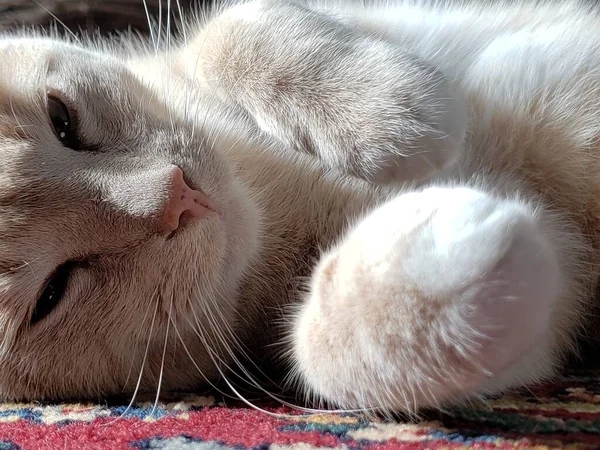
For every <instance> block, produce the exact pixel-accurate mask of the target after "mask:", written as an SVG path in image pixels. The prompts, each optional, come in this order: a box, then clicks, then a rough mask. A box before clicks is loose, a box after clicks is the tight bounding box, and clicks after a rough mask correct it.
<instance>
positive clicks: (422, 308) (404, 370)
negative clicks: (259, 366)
mask: <svg viewBox="0 0 600 450" xmlns="http://www.w3.org/2000/svg"><path fill="white" fill-rule="evenodd" d="M560 280H561V276H560V271H559V266H558V264H557V262H556V257H555V255H554V252H553V251H552V248H551V246H550V244H549V242H548V240H547V238H546V236H545V235H544V234H543V233H542V231H541V228H540V227H539V224H538V223H537V222H536V217H535V215H534V214H533V212H531V211H530V210H529V208H528V207H527V206H526V205H524V204H521V203H519V202H517V201H509V200H502V199H496V198H494V197H491V196H489V195H487V194H484V193H481V192H478V191H474V190H471V189H464V188H461V189H427V190H425V191H424V192H420V193H411V194H406V195H403V196H400V197H398V198H396V199H395V200H393V201H391V202H389V203H388V204H386V205H384V206H383V207H381V208H379V209H378V210H376V211H375V212H374V213H372V214H371V215H370V216H368V217H367V218H366V219H365V220H364V221H363V222H362V223H361V224H359V226H358V227H357V228H356V229H355V230H354V231H353V232H352V233H350V235H349V236H348V238H347V239H346V240H345V241H344V242H343V243H342V245H341V246H340V247H339V248H337V249H335V250H334V252H332V253H331V254H329V255H327V256H326V257H325V258H324V259H323V260H322V262H321V264H319V266H318V267H317V269H316V271H315V274H314V276H313V280H312V286H311V290H310V295H309V297H308V299H307V301H306V303H305V305H304V306H303V309H302V310H301V313H300V314H299V316H298V318H297V321H296V323H295V325H296V327H295V334H294V349H293V350H294V356H295V359H296V363H297V369H298V372H299V373H300V375H301V376H302V381H303V382H304V383H305V385H306V386H307V387H308V389H309V390H310V391H311V392H313V393H315V394H316V395H318V396H320V397H323V398H325V399H326V400H329V401H331V402H333V403H335V404H337V405H339V406H342V407H351V408H352V407H375V408H384V409H392V410H403V411H406V410H413V409H418V408H422V407H427V406H434V405H438V404H440V403H445V402H447V401H457V400H459V399H461V398H463V397H469V396H474V395H477V394H479V393H483V392H486V393H488V392H494V391H497V390H498V389H504V388H506V387H509V386H511V385H515V384H523V383H527V382H532V381H535V380H536V379H539V378H540V377H542V376H545V375H547V374H548V372H549V371H550V370H551V369H552V358H551V356H550V355H551V351H552V349H551V348H550V347H551V345H552V344H550V343H551V342H552V339H551V333H552V326H553V318H552V311H553V308H554V304H555V302H556V301H557V299H558V296H559V293H560Z"/></svg>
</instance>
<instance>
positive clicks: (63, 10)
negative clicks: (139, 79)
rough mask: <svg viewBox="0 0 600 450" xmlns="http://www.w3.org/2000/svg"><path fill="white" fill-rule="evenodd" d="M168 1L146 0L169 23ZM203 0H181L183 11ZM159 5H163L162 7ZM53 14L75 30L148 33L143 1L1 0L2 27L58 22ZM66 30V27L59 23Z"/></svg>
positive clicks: (173, 6)
mask: <svg viewBox="0 0 600 450" xmlns="http://www.w3.org/2000/svg"><path fill="white" fill-rule="evenodd" d="M168 1H169V0H146V4H147V5H148V11H149V13H150V14H151V15H152V16H154V18H155V19H157V18H158V12H159V8H162V11H163V13H162V18H163V20H162V21H163V22H166V15H167V2H168ZM170 1H171V16H172V18H174V19H175V22H179V12H178V9H177V2H176V0H170ZM201 3H202V0H179V4H180V5H181V8H182V10H184V12H185V11H189V10H190V8H196V7H197V6H198V5H199V4H201ZM159 5H160V6H159ZM53 15H54V16H55V17H56V18H57V19H58V20H60V21H61V22H63V23H64V24H65V25H66V26H67V27H69V28H70V29H71V30H73V31H74V32H78V31H82V30H84V31H86V32H92V33H95V32H97V31H98V30H100V31H101V32H102V33H110V32H113V31H118V30H125V29H127V28H128V27H131V28H133V29H136V30H139V31H141V32H143V33H147V32H148V22H147V19H146V13H145V11H144V2H143V0H0V29H2V30H4V29H7V28H14V27H16V26H22V25H42V26H44V27H48V26H51V25H52V23H53V22H56V20H55V18H54V17H53ZM57 29H58V30H59V31H61V32H64V27H63V26H62V25H60V24H57Z"/></svg>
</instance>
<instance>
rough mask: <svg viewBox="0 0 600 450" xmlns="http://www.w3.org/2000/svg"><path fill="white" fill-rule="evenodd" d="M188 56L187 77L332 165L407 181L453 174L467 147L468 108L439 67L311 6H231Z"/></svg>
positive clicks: (368, 175) (281, 138)
mask: <svg viewBox="0 0 600 450" xmlns="http://www.w3.org/2000/svg"><path fill="white" fill-rule="evenodd" d="M273 24H278V25H277V26H274V25H273ZM186 52H187V53H189V55H188V57H186V58H182V60H184V61H193V62H194V64H193V66H192V67H189V68H188V69H187V72H188V73H191V74H195V75H194V76H196V77H197V78H199V79H200V83H201V84H203V85H205V86H206V89H208V90H210V91H211V92H213V93H216V94H217V95H219V96H220V97H221V98H222V100H224V101H225V102H226V103H229V104H233V105H235V106H236V107H242V109H243V110H244V111H246V112H247V113H248V115H249V116H250V117H252V118H253V119H254V121H255V122H256V124H257V125H258V126H259V127H260V128H261V129H262V130H263V131H265V132H266V133H267V134H269V135H271V136H272V137H274V138H276V139H277V140H279V141H281V142H283V143H284V144H285V146H286V147H287V148H290V149H295V150H298V151H302V152H306V153H309V154H313V155H314V156H316V157H318V158H319V159H320V160H321V161H322V162H323V164H324V165H325V166H327V167H328V168H331V169H334V170H338V171H341V172H343V173H350V174H351V175H354V176H357V177H360V178H363V179H366V180H368V181H372V182H375V183H394V182H405V181H407V180H417V179H425V178H427V177H429V176H430V175H431V174H432V173H433V172H435V171H437V170H440V169H443V168H445V167H447V166H448V165H450V164H451V163H453V162H454V161H455V160H456V158H457V156H458V155H459V153H460V150H461V148H462V144H463V138H464V135H465V130H466V125H467V113H466V107H465V105H464V102H463V99H462V94H460V93H458V92H457V91H456V89H455V88H453V87H452V86H450V84H449V83H448V81H447V80H446V79H445V77H444V76H443V75H442V74H441V73H440V72H439V70H437V69H435V68H434V67H433V66H431V65H430V64H428V63H426V62H425V61H423V60H421V59H419V58H417V57H415V56H413V55H409V54H406V53H405V52H403V51H402V50H401V49H400V47H399V46H398V45H397V44H396V43H393V42H389V41H386V40H385V39H383V38H382V37H376V36H374V35H373V34H372V33H371V34H367V33H364V32H362V31H360V30H359V29H358V27H356V26H352V24H351V23H344V22H342V21H338V20H337V19H336V18H334V17H333V16H331V15H327V14H322V13H320V12H318V11H312V10H310V9H309V8H308V7H306V6H302V5H300V4H297V3H294V2H280V1H277V2H275V1H267V0H263V1H252V2H248V3H244V4H241V5H238V6H235V7H233V8H230V9H227V10H226V11H225V12H223V13H222V14H221V15H219V16H217V17H216V18H214V19H213V20H211V21H209V23H208V24H207V26H206V27H205V28H204V29H203V30H202V32H201V33H200V34H199V37H198V38H197V40H196V41H193V42H191V43H190V44H189V45H188V48H187V49H186ZM196 61H197V62H198V66H197V67H196V63H195V62H196Z"/></svg>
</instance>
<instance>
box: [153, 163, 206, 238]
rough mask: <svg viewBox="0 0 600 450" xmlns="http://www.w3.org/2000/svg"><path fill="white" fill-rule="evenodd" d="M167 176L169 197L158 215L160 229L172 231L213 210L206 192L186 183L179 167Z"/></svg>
mask: <svg viewBox="0 0 600 450" xmlns="http://www.w3.org/2000/svg"><path fill="white" fill-rule="evenodd" d="M169 177H170V180H169V184H168V186H169V193H168V195H169V198H168V201H167V202H166V203H165V205H164V208H163V210H162V211H161V215H160V226H161V228H162V231H164V232H165V233H172V232H173V231H176V230H177V229H178V228H179V227H180V226H182V225H184V224H185V223H187V222H189V221H191V220H195V219H202V218H204V217H206V216H208V215H209V214H211V213H212V212H215V207H214V205H213V203H212V201H211V200H210V199H209V198H208V196H207V195H206V194H204V193H202V192H200V191H197V190H194V189H192V188H191V187H189V186H188V185H187V183H186V182H185V180H184V179H183V171H182V170H181V169H180V168H179V167H175V168H174V169H173V170H172V171H171V172H170V174H169Z"/></svg>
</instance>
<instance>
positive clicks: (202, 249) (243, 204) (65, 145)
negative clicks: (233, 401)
mask: <svg viewBox="0 0 600 450" xmlns="http://www.w3.org/2000/svg"><path fill="white" fill-rule="evenodd" d="M0 58H1V60H2V63H1V66H0V333H1V337H2V339H1V340H0V367H1V369H0V398H4V399H31V398H33V399H40V398H48V399H50V398H60V397H65V396H78V397H79V396H94V395H96V394H106V393H118V392H121V390H122V389H124V388H125V389H126V390H131V389H132V387H133V386H135V384H136V383H137V380H138V375H139V374H140V369H141V366H142V363H143V361H145V363H144V365H145V369H144V371H143V374H142V376H141V385H142V387H143V388H145V389H154V388H156V386H157V383H158V376H159V373H160V371H161V361H163V360H165V361H166V362H165V364H164V367H163V368H162V370H163V371H164V378H163V386H164V387H166V388H169V387H178V388H185V387H190V386H192V384H193V383H194V380H198V379H202V375H200V374H199V373H198V370H200V371H202V372H203V373H204V375H206V376H211V375H214V370H215V369H214V364H213V363H212V361H211V355H210V354H209V352H207V350H206V349H205V347H204V346H203V343H209V344H210V346H211V347H213V346H218V345H219V342H220V339H219V338H218V337H215V335H214V334H215V333H214V330H217V329H221V330H222V329H226V328H227V326H225V325H224V322H225V323H227V324H228V325H231V324H232V323H233V321H234V313H233V311H234V309H235V305H234V304H232V303H231V302H232V299H231V296H227V294H228V293H231V291H232V289H235V285H236V284H237V281H238V279H239V277H240V276H241V274H242V272H243V270H244V268H245V267H246V265H247V264H248V262H249V260H250V259H251V257H252V255H253V253H254V251H255V249H256V246H257V236H258V228H259V216H258V213H257V211H256V206H255V205H254V204H253V202H252V200H251V199H250V197H249V195H248V193H247V190H246V189H245V187H244V186H243V184H242V183H241V182H240V181H239V180H238V179H237V178H236V176H235V170H234V167H232V166H231V164H230V163H229V162H228V161H227V159H226V157H225V156H223V152H222V151H221V150H223V149H224V148H225V147H230V146H231V145H232V143H233V142H234V141H233V139H234V137H233V136H232V135H231V133H230V132H228V131H227V127H226V126H225V125H226V124H227V123H228V120H231V117H230V116H229V112H228V111H221V110H220V109H219V107H218V105H217V103H215V102H214V101H211V100H209V99H208V98H202V97H201V96H199V95H195V96H194V98H195V99H196V100H192V99H191V97H190V96H189V95H186V92H187V93H188V94H189V89H190V87H189V86H187V87H186V86H185V80H175V79H169V80H162V81H168V83H167V82H164V83H161V76H162V75H160V74H157V73H154V74H153V75H155V76H154V79H153V78H152V77H150V76H149V77H143V76H140V74H139V73H138V74H137V75H136V74H135V73H134V72H135V70H131V69H130V67H131V65H129V62H128V59H127V57H126V56H122V57H121V56H116V55H112V54H110V52H107V51H101V49H99V48H84V47H82V46H79V45H76V44H72V43H65V42H60V41H57V40H55V39H48V38H33V37H26V38H21V37H18V38H15V37H11V38H4V39H3V40H1V41H0ZM165 63H166V62H165ZM157 66H160V64H157ZM178 83H179V85H178ZM186 89H187V91H186ZM180 194H186V195H188V197H189V196H190V195H191V196H192V197H193V196H194V195H196V194H198V195H200V197H198V198H200V200H201V201H200V206H197V205H196V206H194V205H193V204H188V203H185V202H189V201H190V200H189V198H188V199H182V198H181V195H180ZM202 199H208V200H207V201H209V202H210V205H208V204H204V203H202ZM193 200H194V199H193V198H192V200H191V201H192V202H193ZM182 202H184V203H182ZM186 205H187V206H186ZM190 205H191V206H190ZM203 205H204V206H203ZM206 206H208V207H209V208H206ZM194 208H198V209H196V210H194ZM225 296H227V297H225ZM167 334H168V339H167V340H166V341H165V339H166V336H167ZM165 342H166V345H165ZM182 342H183V343H182ZM163 354H165V355H166V358H163ZM192 360H193V361H192ZM196 365H197V366H196Z"/></svg>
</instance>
